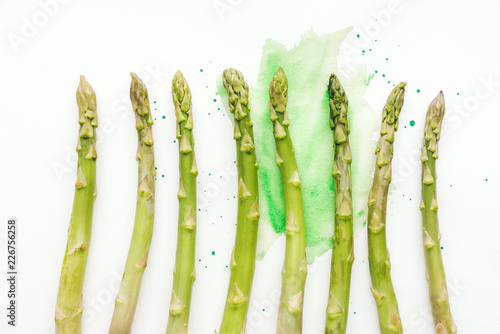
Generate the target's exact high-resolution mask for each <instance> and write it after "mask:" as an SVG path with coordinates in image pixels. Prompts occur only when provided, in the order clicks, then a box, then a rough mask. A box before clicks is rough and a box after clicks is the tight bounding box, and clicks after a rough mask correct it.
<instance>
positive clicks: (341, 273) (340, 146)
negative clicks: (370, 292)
mask: <svg viewBox="0 0 500 334" xmlns="http://www.w3.org/2000/svg"><path fill="white" fill-rule="evenodd" d="M328 93H329V95H330V127H331V128H332V130H333V131H334V140H333V146H334V149H335V161H334V163H333V177H334V179H335V234H334V237H333V252H332V270H331V275H330V294H329V298H328V306H327V309H326V326H325V333H327V334H333V333H345V332H346V327H347V314H348V310H349V292H350V287H351V269H352V263H353V261H354V248H353V243H354V242H353V226H352V224H353V220H352V180H351V161H352V157H351V148H350V146H349V132H350V129H349V120H348V119H347V110H348V100H347V96H346V95H345V92H344V88H343V87H342V85H341V84H340V82H339V80H338V78H337V77H336V76H335V74H332V75H331V76H330V82H329V85H328Z"/></svg>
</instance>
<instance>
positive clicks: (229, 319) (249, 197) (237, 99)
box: [220, 68, 260, 334]
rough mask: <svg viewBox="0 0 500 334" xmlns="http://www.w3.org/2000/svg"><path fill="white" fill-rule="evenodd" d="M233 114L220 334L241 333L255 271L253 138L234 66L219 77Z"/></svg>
mask: <svg viewBox="0 0 500 334" xmlns="http://www.w3.org/2000/svg"><path fill="white" fill-rule="evenodd" d="M222 79H223V83H224V87H225V88H226V90H227V93H228V96H229V106H230V109H231V112H232V113H233V114H234V139H235V140H236V165H237V167H238V179H239V182H238V220H237V227H236V239H235V245H234V249H233V253H232V255H231V264H230V266H231V277H230V280H229V288H228V292H227V298H226V306H225V308H224V315H223V317H222V323H221V327H220V334H240V333H244V332H245V322H246V321H245V319H246V315H247V311H248V306H249V300H250V293H251V289H252V281H253V275H254V270H255V255H256V249H257V232H258V227H259V217H260V215H259V202H258V198H257V195H258V192H259V191H258V183H257V168H258V164H257V160H256V156H255V146H254V137H253V123H252V120H251V118H250V105H249V103H248V85H247V83H246V82H245V80H244V78H243V75H242V74H241V73H240V72H239V71H237V70H235V69H232V68H230V69H226V70H224V74H223V76H222Z"/></svg>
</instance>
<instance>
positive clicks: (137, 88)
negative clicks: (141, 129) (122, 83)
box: [130, 72, 149, 116]
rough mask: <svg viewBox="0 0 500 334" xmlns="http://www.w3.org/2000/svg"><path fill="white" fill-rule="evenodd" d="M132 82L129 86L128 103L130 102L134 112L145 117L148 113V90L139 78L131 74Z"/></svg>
mask: <svg viewBox="0 0 500 334" xmlns="http://www.w3.org/2000/svg"><path fill="white" fill-rule="evenodd" d="M130 76H131V77H132V82H131V84H130V101H132V107H133V108H134V112H136V113H138V114H139V115H141V116H144V115H147V114H148V113H149V98H148V90H147V88H146V85H144V83H143V82H142V80H141V79H139V77H138V76H137V75H136V74H135V73H133V72H131V73H130Z"/></svg>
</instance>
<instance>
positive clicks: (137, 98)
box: [109, 73, 156, 334]
mask: <svg viewBox="0 0 500 334" xmlns="http://www.w3.org/2000/svg"><path fill="white" fill-rule="evenodd" d="M130 75H131V76H132V83H131V85H130V100H131V101H132V107H133V109H134V112H135V121H136V123H135V127H136V129H137V135H138V142H139V143H138V147H137V156H136V158H137V161H138V162H139V182H138V183H139V186H138V189H137V206H136V211H135V223H134V231H133V234H132V241H131V242H130V249H129V253H128V257H127V262H126V264H125V271H124V273H123V278H122V282H121V285H120V290H119V291H118V295H117V297H116V300H115V311H114V313H113V319H112V321H111V326H110V329H109V333H110V334H118V333H120V334H123V333H130V330H131V327H132V322H133V320H134V313H135V308H136V306H137V299H138V297H139V290H140V288H141V281H142V275H143V274H144V270H145V269H146V265H147V262H148V254H149V247H150V245H151V238H152V235H153V221H154V209H155V174H156V173H155V168H154V167H155V163H154V152H153V132H152V125H153V117H152V116H151V112H150V110H149V99H148V92H147V89H146V86H145V85H144V83H143V82H142V81H141V79H139V77H138V76H137V75H136V74H135V73H130Z"/></svg>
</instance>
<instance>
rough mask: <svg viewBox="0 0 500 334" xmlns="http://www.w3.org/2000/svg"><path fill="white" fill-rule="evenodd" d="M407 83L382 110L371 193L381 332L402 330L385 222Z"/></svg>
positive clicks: (374, 272) (370, 241) (371, 248)
mask: <svg viewBox="0 0 500 334" xmlns="http://www.w3.org/2000/svg"><path fill="white" fill-rule="evenodd" d="M405 87H406V83H405V82H402V83H400V84H399V85H397V86H396V87H395V88H394V89H393V91H392V92H391V95H389V97H388V98H387V103H386V105H385V107H384V110H383V113H382V126H381V128H380V139H379V141H378V144H377V149H376V150H375V154H376V155H377V162H376V166H375V174H374V177H373V185H372V188H371V190H370V195H369V197H368V260H369V263H370V276H371V282H372V287H371V292H372V294H373V297H374V298H375V302H376V303H377V309H378V319H379V326H380V332H381V333H382V334H385V333H391V334H393V333H403V328H402V325H401V317H400V315H399V309H398V303H397V301H396V294H395V292H394V287H393V286H392V280H391V261H390V257H389V251H388V250H387V242H386V234H385V224H386V214H387V212H386V209H387V194H388V192H389V185H390V183H391V176H392V157H393V151H394V148H393V143H394V134H395V132H396V131H397V130H398V123H399V119H398V117H399V114H400V112H401V108H402V107H403V102H404V93H405Z"/></svg>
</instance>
